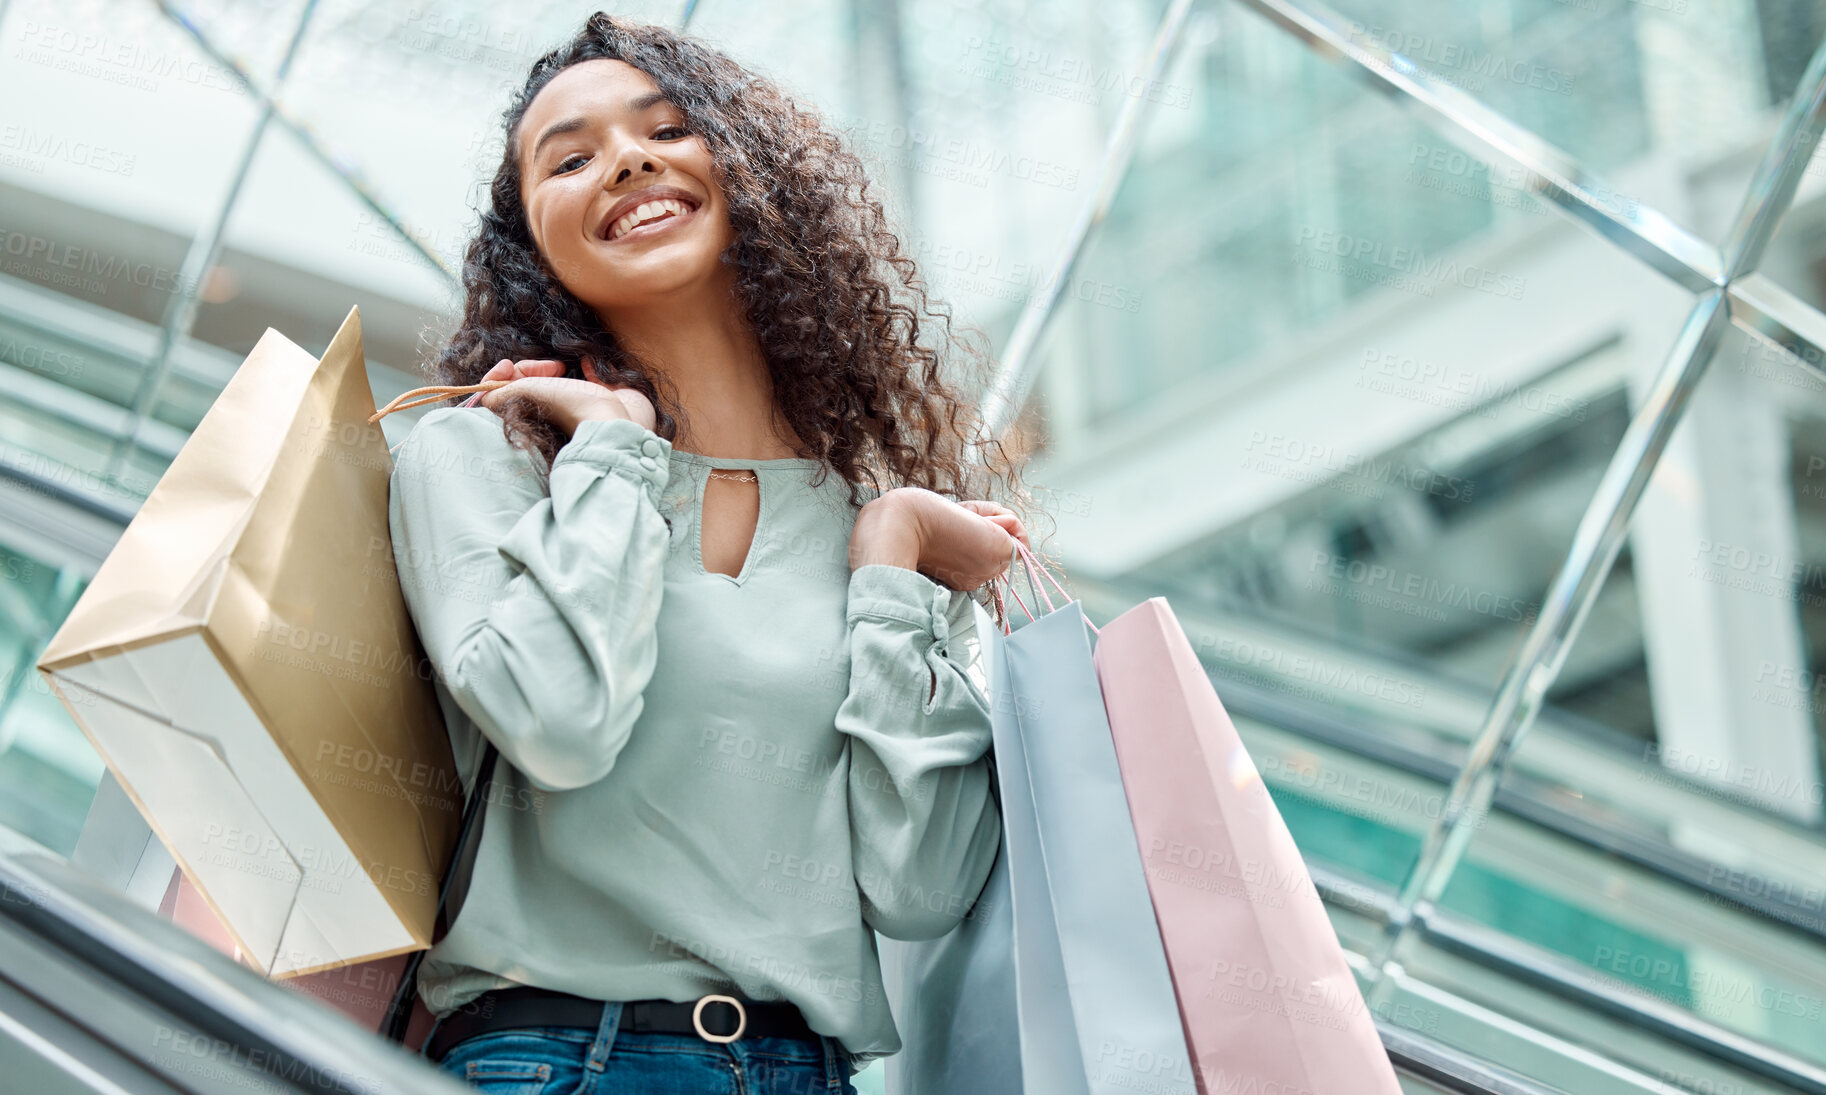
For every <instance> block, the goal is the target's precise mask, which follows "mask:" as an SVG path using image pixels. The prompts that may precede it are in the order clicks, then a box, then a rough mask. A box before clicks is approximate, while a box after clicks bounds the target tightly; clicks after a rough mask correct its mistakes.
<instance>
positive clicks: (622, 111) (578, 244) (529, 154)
mask: <svg viewBox="0 0 1826 1095" xmlns="http://www.w3.org/2000/svg"><path fill="white" fill-rule="evenodd" d="M684 121H685V115H684V112H683V111H681V110H679V109H678V108H677V107H676V106H674V105H672V104H671V103H670V102H668V101H667V100H666V99H665V98H664V97H663V96H662V95H661V93H660V91H659V88H658V86H657V85H655V84H654V82H653V79H652V77H650V76H648V75H647V74H646V73H644V72H642V71H641V70H639V69H637V68H635V67H634V66H632V65H630V64H628V63H627V62H625V61H614V60H594V61H584V62H582V63H580V64H576V65H572V66H570V67H569V68H567V69H565V70H564V71H563V72H560V73H559V74H558V75H557V76H556V77H554V78H553V79H552V81H551V83H549V84H547V85H546V86H545V87H544V88H543V89H542V90H540V92H539V94H538V96H537V97H535V98H534V99H533V101H532V103H531V104H530V105H529V106H528V107H527V110H526V114H525V115H524V116H523V117H522V118H521V121H520V125H519V128H518V129H517V131H516V133H515V138H516V141H517V146H516V152H517V155H518V156H519V164H520V180H521V181H520V199H521V201H522V202H523V203H524V205H525V208H526V220H527V224H528V225H529V227H530V228H531V230H532V236H533V241H534V243H535V244H537V245H538V248H539V251H540V253H541V254H543V255H544V256H545V260H546V262H547V263H548V264H549V265H550V266H551V268H552V271H553V272H554V273H555V274H556V275H557V276H558V280H559V281H560V282H562V283H563V285H564V287H565V288H566V289H568V290H570V291H571V293H572V294H573V295H575V296H576V297H577V299H579V300H581V301H582V302H583V303H584V304H586V305H588V306H589V307H590V308H591V309H593V310H594V311H596V312H597V314H599V315H601V316H603V318H604V319H605V321H607V320H608V319H609V317H610V316H612V315H613V314H614V313H615V312H616V311H619V310H624V309H626V308H629V307H630V306H638V305H640V304H643V303H647V302H651V301H654V300H658V299H661V298H664V297H667V296H671V295H674V294H678V293H680V292H681V291H689V290H691V289H693V288H700V287H704V286H706V285H713V284H716V283H718V282H726V281H727V280H728V279H730V277H731V273H732V272H731V271H730V270H729V269H728V268H727V267H725V266H723V265H722V263H721V262H720V261H719V260H720V257H721V255H722V254H723V252H724V250H726V249H727V248H728V247H729V245H730V244H731V243H732V242H733V241H734V238H735V237H734V232H733V231H732V230H731V228H730V226H729V216H728V207H727V206H726V204H725V203H724V199H723V190H722V187H721V186H720V185H719V183H718V181H717V174H716V169H715V163H714V161H713V160H712V158H711V155H710V149H709V147H708V146H707V145H706V144H705V143H704V139H703V138H702V137H700V136H698V135H696V134H694V133H689V132H687V131H686V130H685V129H684V128H683V124H684Z"/></svg>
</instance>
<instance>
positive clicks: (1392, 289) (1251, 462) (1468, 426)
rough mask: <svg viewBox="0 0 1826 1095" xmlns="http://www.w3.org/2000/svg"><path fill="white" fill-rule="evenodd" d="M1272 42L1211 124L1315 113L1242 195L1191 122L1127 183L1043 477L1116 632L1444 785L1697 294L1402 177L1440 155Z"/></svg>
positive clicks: (1416, 176)
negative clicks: (1388, 751) (1274, 82)
mask: <svg viewBox="0 0 1826 1095" xmlns="http://www.w3.org/2000/svg"><path fill="white" fill-rule="evenodd" d="M1257 25H1259V23H1257V22H1255V21H1254V17H1253V16H1248V17H1244V18H1239V19H1238V20H1237V21H1236V22H1235V23H1234V25H1231V26H1229V30H1228V32H1227V33H1226V34H1224V35H1220V40H1223V41H1227V42H1228V43H1229V48H1228V50H1227V52H1225V54H1224V56H1225V57H1235V58H1244V57H1246V58H1249V64H1250V65H1251V66H1253V67H1254V68H1257V69H1259V70H1261V71H1267V72H1274V73H1277V74H1279V75H1278V77H1277V78H1278V79H1279V80H1280V82H1281V85H1282V86H1283V87H1285V88H1286V89H1287V90H1285V91H1283V92H1280V93H1276V92H1274V91H1273V90H1272V89H1258V90H1259V95H1258V96H1257V97H1254V98H1251V97H1245V96H1241V95H1238V96H1236V97H1235V99H1234V102H1225V103H1224V104H1223V106H1222V107H1221V109H1218V108H1214V109H1213V111H1212V114H1211V116H1210V118H1209V119H1208V120H1209V122H1210V124H1211V125H1214V126H1219V125H1221V126H1222V127H1224V130H1225V131H1226V132H1236V133H1245V134H1247V133H1255V132H1260V131H1262V130H1265V129H1267V128H1269V123H1266V122H1262V121H1260V120H1259V119H1257V118H1255V117H1254V112H1255V111H1256V110H1257V109H1260V110H1262V111H1266V112H1268V113H1269V114H1270V115H1271V116H1272V117H1273V118H1274V119H1277V120H1281V119H1287V118H1290V117H1297V115H1298V114H1299V112H1298V110H1296V109H1294V108H1291V107H1289V105H1288V104H1289V102H1290V100H1293V101H1299V99H1298V96H1297V94H1296V92H1297V91H1298V90H1299V89H1303V88H1307V87H1311V88H1315V89H1318V90H1316V91H1315V92H1314V94H1313V95H1312V96H1311V99H1312V100H1314V101H1318V100H1323V101H1326V102H1328V103H1329V104H1330V105H1329V107H1328V110H1329V113H1328V114H1326V115H1325V116H1323V117H1322V118H1320V119H1318V120H1316V121H1313V122H1311V123H1301V122H1297V121H1293V122H1288V123H1287V124H1289V125H1296V126H1302V129H1301V132H1300V135H1299V139H1298V140H1291V139H1290V140H1288V141H1285V142H1283V143H1280V144H1276V143H1273V142H1271V141H1269V140H1267V139H1266V138H1265V137H1255V138H1252V140H1253V141H1254V146H1253V147H1252V148H1251V149H1250V150H1249V153H1248V154H1247V155H1246V156H1245V157H1244V160H1245V161H1246V162H1247V163H1248V165H1249V168H1248V169H1247V170H1243V169H1240V165H1239V169H1237V170H1227V171H1216V172H1212V171H1209V170H1205V169H1203V168H1201V167H1199V166H1198V165H1199V163H1200V160H1201V157H1202V156H1203V155H1204V152H1203V148H1202V145H1203V142H1204V140H1205V137H1204V134H1203V132H1202V127H1194V128H1193V130H1192V131H1191V132H1190V133H1188V135H1187V137H1186V146H1184V147H1180V148H1174V147H1171V146H1170V145H1163V146H1161V147H1157V148H1155V149H1152V150H1151V151H1150V152H1149V153H1148V154H1147V155H1146V156H1144V157H1143V158H1142V159H1140V160H1138V162H1137V163H1136V165H1135V170H1134V172H1133V173H1132V174H1131V175H1130V177H1129V179H1128V181H1127V182H1126V183H1125V185H1124V187H1123V189H1122V192H1121V193H1120V194H1119V195H1118V198H1117V201H1116V203H1115V207H1114V208H1113V209H1112V211H1111V213H1110V215H1109V218H1108V220H1107V222H1106V224H1105V226H1104V228H1103V230H1102V232H1101V233H1100V235H1099V236H1098V237H1097V239H1096V241H1095V243H1094V244H1093V246H1092V247H1091V249H1090V251H1089V253H1088V254H1087V255H1086V256H1085V260H1084V262H1083V264H1082V266H1081V267H1080V269H1079V270H1078V272H1077V274H1076V275H1075V280H1074V285H1073V286H1072V292H1071V293H1070V296H1069V300H1068V302H1067V304H1066V305H1065V306H1064V307H1063V308H1062V310H1061V312H1060V314H1059V315H1058V317H1057V319H1056V321H1055V323H1054V326H1053V328H1052V330H1051V332H1050V335H1049V337H1048V339H1047V342H1046V344H1045V347H1044V353H1045V358H1046V360H1045V365H1044V369H1045V371H1044V372H1043V373H1042V377H1041V382H1040V385H1041V387H1040V395H1039V398H1040V401H1041V403H1042V414H1043V415H1044V417H1045V420H1046V421H1047V424H1048V426H1049V428H1050V434H1051V436H1050V439H1049V441H1050V444H1051V446H1052V447H1051V449H1050V450H1049V451H1048V453H1047V454H1046V458H1045V461H1044V465H1043V467H1042V468H1040V469H1037V470H1036V474H1035V478H1036V479H1037V480H1039V481H1041V482H1044V483H1045V484H1046V486H1047V487H1048V488H1049V489H1050V490H1051V491H1052V492H1053V498H1052V504H1051V505H1050V507H1049V511H1050V512H1051V514H1052V516H1053V517H1054V519H1055V520H1056V522H1057V525H1058V530H1059V543H1060V545H1061V551H1062V552H1063V554H1064V556H1065V558H1066V561H1067V563H1068V564H1069V565H1071V566H1072V568H1073V571H1074V573H1075V574H1077V575H1080V576H1088V577H1089V578H1091V579H1094V580H1097V581H1103V582H1108V583H1111V584H1112V586H1115V585H1116V584H1118V583H1120V587H1121V590H1122V592H1121V593H1120V594H1114V595H1112V598H1111V600H1110V602H1109V604H1110V606H1111V607H1110V611H1121V610H1122V609H1125V608H1127V607H1129V606H1130V605H1132V604H1134V603H1135V601H1136V600H1137V599H1139V598H1140V597H1145V596H1149V595H1152V594H1154V593H1164V594H1165V595H1166V596H1167V597H1168V598H1169V600H1170V601H1171V602H1172V603H1173V604H1174V605H1175V606H1176V608H1179V609H1180V611H1181V614H1182V617H1183V616H1184V614H1185V613H1187V612H1190V611H1194V610H1195V611H1196V612H1197V613H1199V619H1200V621H1201V626H1202V627H1203V628H1204V631H1203V632H1202V634H1201V636H1195V639H1200V640H1201V641H1202V642H1203V643H1204V645H1203V646H1201V647H1200V648H1199V652H1200V653H1201V655H1203V656H1205V657H1206V658H1207V662H1208V664H1209V665H1210V667H1211V668H1212V669H1213V671H1214V672H1215V673H1217V674H1218V676H1219V679H1220V682H1224V683H1229V682H1234V684H1235V685H1247V686H1249V687H1250V688H1252V689H1254V690H1255V691H1257V692H1259V693H1260V696H1261V700H1262V702H1263V703H1268V702H1270V701H1273V702H1277V703H1279V704H1281V705H1284V706H1286V707H1288V708H1305V709H1313V708H1317V709H1319V710H1322V711H1324V712H1325V713H1326V714H1327V715H1328V716H1329V717H1330V718H1331V719H1333V720H1334V721H1339V722H1342V723H1344V724H1346V725H1345V727H1344V729H1342V730H1340V733H1344V732H1346V731H1348V730H1351V729H1352V728H1354V729H1355V730H1356V731H1357V732H1356V734H1355V740H1356V741H1357V742H1358V745H1357V746H1356V747H1357V748H1358V749H1359V750H1363V749H1368V748H1370V741H1371V740H1372V739H1373V741H1374V743H1376V745H1377V747H1378V748H1381V747H1384V746H1387V747H1389V748H1397V749H1399V751H1400V752H1401V754H1402V756H1403V758H1404V760H1403V762H1404V763H1406V764H1409V765H1410V766H1412V765H1421V766H1423V767H1422V770H1424V771H1431V772H1432V773H1433V775H1432V776H1431V777H1430V778H1433V779H1435V780H1444V779H1445V778H1446V776H1447V775H1448V774H1449V772H1450V770H1451V768H1452V766H1455V764H1456V763H1457V760H1458V758H1459V757H1460V756H1461V755H1462V749H1463V743H1464V742H1465V741H1467V740H1468V739H1469V737H1470V736H1471V735H1472V734H1473V733H1474V732H1475V730H1476V729H1477V727H1478V726H1479V725H1480V723H1481V721H1482V719H1483V717H1484V714H1485V711H1486V709H1487V707H1488V705H1489V703H1490V701H1491V699H1492V697H1493V695H1494V692H1495V688H1496V685H1497V683H1498V681H1499V680H1500V679H1501V675H1502V672H1503V669H1504V667H1505V665H1506V664H1507V662H1508V660H1509V658H1510V657H1511V656H1512V655H1513V653H1514V651H1515V650H1516V648H1517V647H1518V645H1519V643H1520V641H1521V639H1522V636H1523V635H1524V634H1525V631H1526V628H1527V627H1528V626H1529V624H1530V623H1531V622H1532V620H1533V619H1534V617H1535V615H1536V614H1537V613H1538V611H1539V608H1540V604H1541V601H1542V598H1543V597H1544V596H1545V594H1546V590H1547V588H1548V585H1549V583H1550V581H1551V579H1552V577H1553V574H1554V571H1555V569H1556V568H1557V566H1558V564H1559V562H1560V560H1561V558H1563V556H1564V554H1565V552H1566V550H1567V547H1568V545H1569V544H1570V542H1571V539H1572V533H1573V530H1574V528H1575V526H1576V524H1577V522H1578V519H1579V515H1580V514H1581V512H1582V511H1583V509H1584V507H1585V505H1586V504H1587V502H1588V501H1589V499H1590V497H1591V494H1592V491H1593V489H1594V487H1595V486H1596V483H1597V480H1598V477H1599V475H1600V473H1601V471H1602V469H1603V467H1604V465H1605V463H1606V461H1607V460H1608V459H1609V457H1610V454H1611V453H1612V451H1613V450H1614V449H1615V447H1616V445H1617V442H1618V440H1619V439H1620V438H1621V436H1622V432H1623V428H1624V425H1625V422H1626V417H1627V407H1628V404H1627V400H1626V396H1625V385H1626V383H1627V380H1628V378H1629V377H1630V376H1631V375H1634V374H1635V373H1637V372H1640V371H1643V370H1648V369H1652V368H1653V367H1654V366H1656V365H1658V364H1659V363H1660V361H1661V359H1662V357H1663V356H1664V355H1665V354H1666V353H1667V351H1668V349H1669V347H1670V346H1671V345H1672V342H1673V338H1674V334H1675V332H1676V331H1677V329H1678V327H1679V325H1680V323H1681V321H1682V319H1683V318H1684V317H1685V315H1686V314H1687V312H1688V311H1689V310H1690V307H1691V298H1690V297H1689V296H1688V294H1686V293H1685V292H1684V291H1681V290H1680V289H1678V288H1676V287H1674V286H1672V285H1671V284H1669V283H1668V282H1667V281H1666V280H1665V279H1662V278H1660V277H1659V276H1657V275H1655V274H1653V273H1652V272H1650V271H1649V270H1647V269H1646V268H1645V267H1643V266H1642V265H1641V264H1639V263H1636V262H1635V261H1633V260H1632V259H1630V258H1629V257H1627V256H1625V255H1623V254H1621V253H1619V252H1618V251H1616V250H1615V249H1614V248H1612V247H1610V246H1609V245H1607V244H1606V243H1605V242H1604V241H1602V240H1601V239H1598V238H1597V237H1596V236H1594V235H1593V234H1591V233H1589V232H1586V231H1584V230H1582V229H1580V228H1578V227H1576V226H1574V225H1571V224H1569V223H1567V222H1565V221H1564V220H1563V219H1561V218H1559V217H1557V216H1552V215H1547V211H1545V210H1543V209H1542V207H1540V206H1538V205H1532V204H1526V203H1524V204H1521V205H1510V204H1507V203H1505V202H1504V201H1502V200H1500V199H1499V198H1498V197H1497V195H1496V194H1494V193H1493V192H1492V191H1490V190H1489V189H1488V188H1483V189H1479V188H1477V187H1476V186H1475V185H1465V186H1458V185H1456V183H1460V182H1463V181H1464V180H1462V179H1458V178H1456V177H1455V176H1453V175H1451V174H1450V171H1449V169H1448V168H1439V169H1433V168H1431V167H1421V168H1416V166H1415V165H1414V164H1413V162H1412V153H1411V150H1412V149H1413V148H1414V147H1416V146H1417V145H1421V144H1423V143H1426V142H1429V141H1432V140H1434V139H1433V138H1431V137H1429V136H1428V135H1427V133H1425V132H1424V131H1422V130H1419V129H1417V128H1415V126H1414V124H1413V123H1412V122H1411V121H1410V120H1408V118H1407V117H1406V115H1404V114H1403V113H1402V112H1401V111H1399V110H1398V109H1396V107H1395V106H1393V105H1392V104H1390V103H1389V102H1388V101H1387V100H1386V99H1384V98H1383V97H1381V96H1379V95H1376V94H1373V93H1371V92H1369V91H1367V90H1364V89H1360V88H1354V87H1351V86H1349V85H1341V84H1339V83H1338V81H1339V79H1340V78H1339V77H1338V76H1337V74H1336V73H1334V72H1332V71H1331V70H1330V69H1328V68H1327V67H1325V66H1324V65H1322V64H1321V63H1320V62H1319V61H1318V60H1316V59H1314V58H1312V57H1311V56H1309V55H1308V54H1306V53H1305V52H1304V51H1303V50H1301V49H1300V48H1299V47H1298V46H1297V45H1296V44H1294V43H1293V42H1292V41H1291V40H1289V39H1286V37H1285V36H1284V35H1283V36H1280V37H1279V38H1277V37H1275V36H1273V35H1272V34H1263V35H1261V36H1260V37H1249V35H1250V34H1251V33H1253V32H1252V30H1251V28H1252V27H1253V26H1257ZM1262 29H1264V30H1271V28H1266V27H1262ZM1227 79H1228V77H1227V75H1224V74H1222V73H1221V71H1220V73H1219V75H1215V76H1213V77H1212V80H1211V83H1212V84H1214V85H1215V84H1221V83H1223V82H1225V81H1226V80H1227ZM1200 90H1201V93H1202V92H1203V91H1204V90H1206V89H1205V88H1201V89H1200ZM1215 143H1218V144H1221V143H1222V142H1221V141H1220V142H1215ZM1188 165H1190V166H1188ZM1447 184H1453V185H1447ZM1128 300H1139V301H1140V302H1141V303H1140V306H1139V307H1138V308H1137V309H1136V310H1133V311H1131V310H1130V309H1129V308H1127V307H1124V306H1121V303H1122V302H1125V301H1128ZM1042 531H1043V530H1042ZM1190 627H1191V625H1190V624H1188V628H1190ZM1221 687H1223V684H1222V683H1220V688H1221ZM1248 713H1250V714H1255V712H1254V711H1250V712H1248ZM1264 717H1265V716H1264ZM1568 748H1569V749H1572V750H1574V751H1575V752H1576V750H1577V749H1578V748H1581V747H1580V746H1578V744H1577V742H1576V740H1575V741H1574V742H1573V743H1572V744H1571V745H1569V746H1568ZM1428 766H1430V767H1428ZM1416 831H1417V830H1416ZM1411 852H1412V849H1411V848H1408V849H1407V850H1406V851H1404V852H1403V853H1402V856H1404V857H1405V856H1409V855H1411ZM1404 867H1405V859H1400V860H1399V862H1398V863H1397V866H1396V869H1397V870H1400V869H1402V868H1404ZM1377 873H1378V874H1379V873H1380V872H1377Z"/></svg>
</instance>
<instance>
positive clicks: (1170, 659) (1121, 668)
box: [1095, 597, 1401, 1095]
mask: <svg viewBox="0 0 1826 1095" xmlns="http://www.w3.org/2000/svg"><path fill="white" fill-rule="evenodd" d="M1095 662H1096V667H1097V674H1098V678H1099V680H1100V681H1101V682H1102V686H1103V701H1104V705H1105V708H1106V710H1107V712H1108V715H1109V721H1110V726H1111V729H1112V731H1113V733H1114V735H1115V743H1116V753H1117V757H1118V759H1119V761H1120V764H1121V771H1122V781H1123V785H1124V787H1125V788H1126V789H1127V792H1128V800H1129V803H1130V807H1131V815H1132V816H1133V818H1134V823H1135V835H1136V838H1137V839H1138V841H1139V849H1140V851H1141V853H1142V854H1143V856H1144V857H1145V859H1146V863H1147V883H1148V888H1149V891H1150V893H1151V894H1152V897H1153V904H1154V912H1155V916H1156V917H1157V918H1158V920H1159V923H1160V931H1161V935H1162V937H1163V938H1164V940H1165V945H1166V954H1167V960H1168V962H1169V963H1170V964H1171V966H1172V970H1173V980H1174V984H1175V986H1176V988H1177V990H1178V993H1179V1006H1180V1012H1181V1014H1182V1016H1183V1017H1184V1021H1185V1029H1186V1032H1187V1036H1188V1038H1189V1040H1190V1043H1191V1050H1192V1055H1193V1059H1194V1061H1195V1067H1196V1071H1197V1077H1198V1079H1199V1081H1200V1082H1199V1090H1200V1091H1201V1092H1213V1093H1215V1092H1226V1091H1238V1090H1252V1091H1299V1092H1310V1093H1311V1095H1366V1093H1368V1095H1399V1092H1400V1090H1401V1088H1400V1086H1399V1084H1398V1083H1397V1081H1396V1079H1395V1071H1394V1069H1393V1067H1391V1065H1390V1064H1389V1059H1388V1054H1387V1052H1386V1051H1385V1050H1384V1049H1383V1046H1382V1040H1381V1038H1380V1036H1379V1035H1378V1034H1377V1033H1376V1026H1375V1022H1374V1020H1373V1019H1372V1017H1371V1015H1370V1013H1369V1011H1368V1009H1367V1008H1366V1007H1365V1006H1364V1002H1363V997H1362V994H1361V993H1360V992H1359V991H1358V988H1357V982H1356V980H1355V978H1354V977H1352V975H1351V970H1350V966H1349V964H1348V963H1347V961H1346V959H1345V957H1344V950H1343V948H1342V947H1341V946H1340V945H1339V943H1338V936H1337V933H1336V932H1335V931H1334V930H1333V928H1332V925H1331V920H1330V919H1329V918H1328V917H1327V916H1326V914H1325V907H1324V905H1323V903H1322V901H1321V899H1320V897H1319V894H1318V891H1317V890H1315V889H1314V888H1313V884H1312V880H1311V877H1310V876H1309V875H1308V874H1307V871H1306V864H1305V861H1304V860H1303V859H1302V858H1301V856H1300V850H1299V848H1298V847H1296V846H1295V844H1294V842H1293V837H1292V835H1291V834H1289V833H1288V831H1287V825H1286V823H1285V822H1284V821H1282V819H1281V815H1280V812H1279V811H1278V810H1276V809H1275V805H1274V800H1273V799H1272V798H1270V797H1269V794H1268V789H1267V787H1266V786H1264V785H1263V783H1262V777H1261V775H1260V774H1259V773H1258V772H1257V771H1256V768H1255V764H1254V762H1253V761H1251V760H1250V757H1249V753H1248V751H1247V750H1246V749H1244V748H1243V743H1242V739H1241V738H1240V737H1238V736H1237V732H1236V727H1235V726H1234V725H1232V724H1231V721H1230V716H1229V715H1228V714H1227V713H1225V711H1224V705H1223V704H1222V703H1221V702H1220V701H1219V700H1218V698H1217V692H1216V691H1215V690H1214V689H1213V688H1212V686H1211V680H1210V678H1209V677H1208V676H1207V675H1206V673H1205V671H1204V667H1203V666H1202V665H1200V663H1199V661H1198V656H1197V655H1196V654H1195V653H1193V650H1192V644H1191V642H1190V641H1188V640H1187V638H1186V634H1185V632H1184V630H1182V629H1181V628H1180V626H1179V621H1178V620H1177V619H1176V618H1175V617H1174V615H1173V610H1172V609H1171V608H1170V607H1168V605H1167V602H1166V600H1165V599H1164V598H1161V597H1154V598H1151V599H1149V600H1147V601H1144V602H1143V603H1142V604H1140V605H1137V606H1136V607H1135V608H1132V609H1130V610H1129V611H1127V612H1125V613H1123V614H1122V615H1121V616H1118V617H1117V618H1116V619H1114V620H1112V621H1111V622H1110V623H1109V624H1108V625H1106V626H1105V627H1104V628H1103V630H1102V632H1101V633H1100V635H1099V636H1098V641H1097V650H1096V654H1095Z"/></svg>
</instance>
